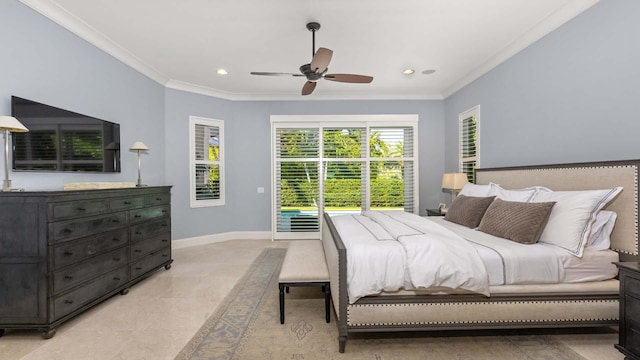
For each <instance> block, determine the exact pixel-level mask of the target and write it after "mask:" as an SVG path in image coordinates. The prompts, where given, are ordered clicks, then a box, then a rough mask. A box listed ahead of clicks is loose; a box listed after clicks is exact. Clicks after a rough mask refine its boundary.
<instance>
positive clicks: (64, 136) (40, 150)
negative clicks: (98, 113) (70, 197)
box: [11, 96, 120, 173]
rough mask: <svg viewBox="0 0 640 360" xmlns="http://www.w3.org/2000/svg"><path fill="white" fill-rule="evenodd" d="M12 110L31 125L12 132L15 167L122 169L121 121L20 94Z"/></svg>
mask: <svg viewBox="0 0 640 360" xmlns="http://www.w3.org/2000/svg"><path fill="white" fill-rule="evenodd" d="M11 113H12V115H13V117H15V118H16V119H18V120H19V121H20V122H21V123H22V124H23V125H24V126H26V127H27V129H29V132H24V133H12V134H11V137H12V139H13V170H15V171H74V172H98V173H114V172H115V173H117V172H120V125H118V124H116V123H113V122H110V121H105V120H101V119H96V118H94V117H91V116H87V115H82V114H78V113H75V112H72V111H68V110H63V109H59V108H57V107H53V106H49V105H45V104H41V103H38V102H35V101H31V100H27V99H23V98H19V97H17V96H12V97H11Z"/></svg>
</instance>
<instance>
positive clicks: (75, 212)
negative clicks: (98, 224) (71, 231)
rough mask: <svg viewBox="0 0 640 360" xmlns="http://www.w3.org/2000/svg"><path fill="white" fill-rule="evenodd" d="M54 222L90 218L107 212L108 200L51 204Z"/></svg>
mask: <svg viewBox="0 0 640 360" xmlns="http://www.w3.org/2000/svg"><path fill="white" fill-rule="evenodd" d="M49 208H50V209H51V214H52V220H54V221H55V220H60V219H66V218H73V217H79V216H90V215H96V214H100V213H103V212H105V211H107V200H105V199H98V200H77V201H65V202H55V203H50V204H49Z"/></svg>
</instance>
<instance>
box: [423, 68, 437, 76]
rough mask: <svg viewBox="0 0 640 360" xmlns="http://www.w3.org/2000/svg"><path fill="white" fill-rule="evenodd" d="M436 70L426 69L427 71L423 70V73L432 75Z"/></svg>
mask: <svg viewBox="0 0 640 360" xmlns="http://www.w3.org/2000/svg"><path fill="white" fill-rule="evenodd" d="M434 72H436V71H435V70H433V69H429V70H425V71H423V72H422V73H423V74H425V75H431V74H433V73H434Z"/></svg>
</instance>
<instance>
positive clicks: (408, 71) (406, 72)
mask: <svg viewBox="0 0 640 360" xmlns="http://www.w3.org/2000/svg"><path fill="white" fill-rule="evenodd" d="M414 72H416V71H415V70H413V69H404V70H402V73H403V74H404V75H412V74H413V73H414Z"/></svg>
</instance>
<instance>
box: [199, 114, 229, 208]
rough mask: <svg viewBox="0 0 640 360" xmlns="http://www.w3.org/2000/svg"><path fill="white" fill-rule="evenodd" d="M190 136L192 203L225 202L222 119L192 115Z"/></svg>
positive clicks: (219, 203)
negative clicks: (194, 116)
mask: <svg viewBox="0 0 640 360" xmlns="http://www.w3.org/2000/svg"><path fill="white" fill-rule="evenodd" d="M191 136H192V138H191V144H192V148H191V152H192V156H191V159H192V161H191V206H192V207H200V206H213V205H223V204H224V182H223V178H224V177H223V175H224V166H223V159H224V150H223V149H224V147H223V123H222V121H219V120H207V119H202V118H193V117H192V119H191Z"/></svg>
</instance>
